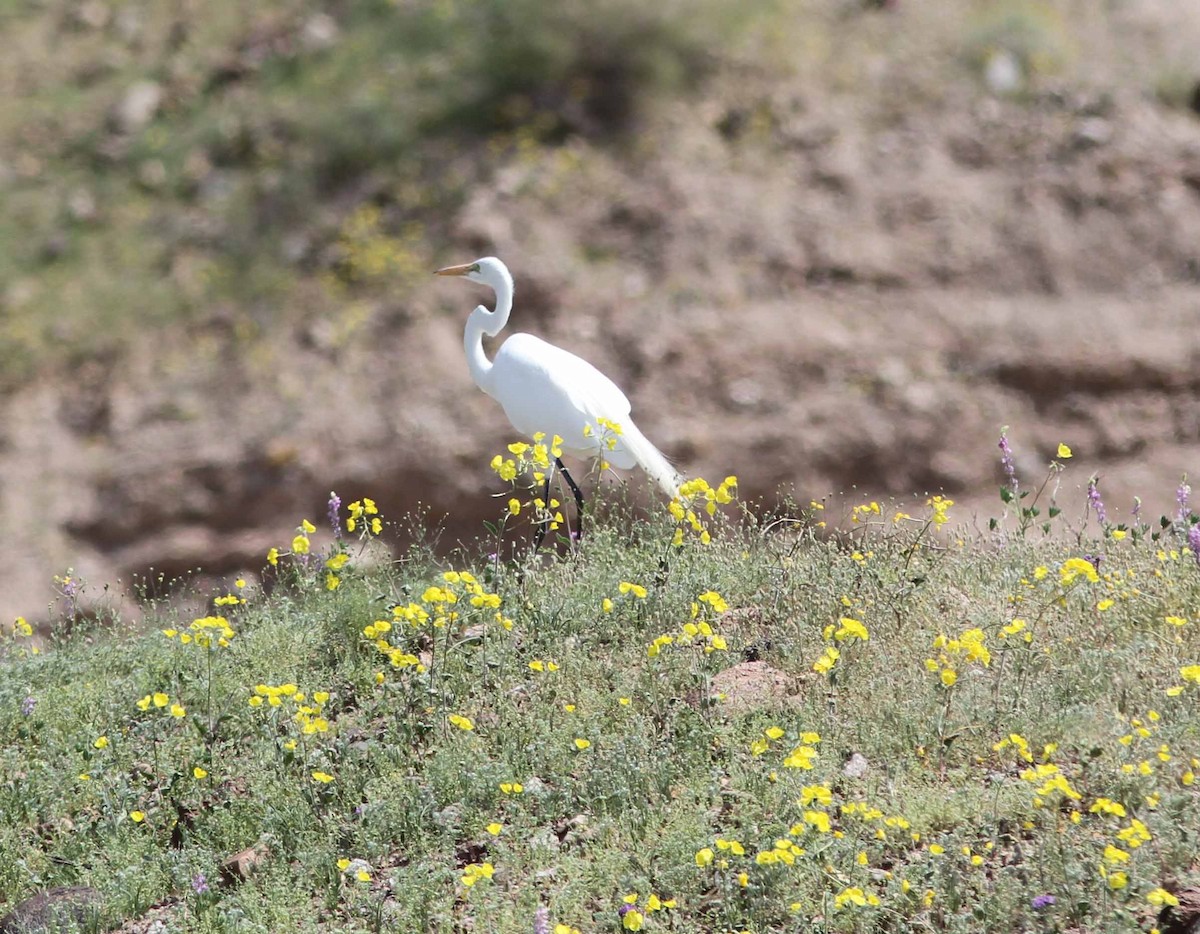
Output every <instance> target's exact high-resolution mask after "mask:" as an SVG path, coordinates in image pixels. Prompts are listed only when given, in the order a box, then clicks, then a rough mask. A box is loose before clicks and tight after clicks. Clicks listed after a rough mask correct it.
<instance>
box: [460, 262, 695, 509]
mask: <svg viewBox="0 0 1200 934" xmlns="http://www.w3.org/2000/svg"><path fill="white" fill-rule="evenodd" d="M437 275H439V276H463V277H465V278H467V279H470V280H471V281H473V282H480V283H482V284H484V285H487V286H490V287H491V288H492V290H493V291H494V292H495V293H496V308H495V310H494V311H489V310H488V309H487V308H486V307H484V306H483V305H480V306H478V307H477V308H476V309H475V310H474V311H472V312H471V314H470V316H469V317H468V318H467V326H466V329H465V331H464V332H463V346H464V348H465V350H466V353H467V366H468V367H469V368H470V371H471V376H472V377H473V378H474V380H475V382H476V384H478V386H479V388H480V389H482V390H483V391H484V392H486V393H487V394H488V395H489V396H491V397H492V398H493V399H495V400H496V401H497V402H499V403H500V405H501V406H502V407H503V409H504V414H506V415H507V416H508V419H509V421H510V422H512V424H513V427H514V428H516V429H517V431H519V432H521V433H522V434H524V435H527V436H529V437H532V436H533V435H535V434H537V433H538V432H544V433H545V435H546V438H547V439H550V438H553V437H554V436H555V435H558V436H559V437H560V438H562V439H563V440H562V449H563V451H564V452H566V453H568V454H571V455H573V456H575V457H580V458H597V457H599V458H603V459H604V460H605V461H607V462H608V463H610V464H612V465H613V466H614V467H620V468H622V469H630V468H633V467H641V468H642V470H644V471H645V472H646V474H647V475H648V476H649V477H650V478H651V479H652V480H654V482H655V483H657V484H658V486H659V487H660V488H661V489H662V490H663V492H664V493H666V494H667V496H670V497H672V498H673V497H675V496H677V495H678V494H679V484H680V476H679V474H678V473H677V472H676V470H675V468H674V467H672V466H671V464H670V462H669V461H668V460H667V459H666V458H665V457H664V456H663V455H662V453H661V452H660V451H659V450H658V448H656V447H655V446H654V445H653V444H651V443H650V442H649V441H648V440H646V436H645V435H643V434H642V433H641V431H639V430H638V427H637V425H635V424H634V423H633V419H632V418H630V415H629V411H630V407H629V400H628V399H627V398H625V394H624V393H623V392H621V390H620V389H619V388H618V387H617V385H616V383H614V382H613V381H612V380H611V379H609V378H608V377H607V376H605V375H604V374H603V373H601V372H600V371H599V370H597V369H596V368H595V367H594V366H592V365H591V364H590V363H588V362H587V361H586V360H584V359H583V358H582V357H577V356H576V355H575V354H573V353H571V352H570V351H567V350H563V349H562V348H561V347H555V346H554V345H553V344H549V343H547V342H546V341H544V340H542V339H541V338H540V337H534V336H533V335H532V334H513V335H512V336H511V337H509V338H508V339H507V340H506V341H505V342H504V343H503V344H502V345H501V346H500V349H499V350H498V351H497V352H496V357H495V359H494V360H488V358H487V356H486V354H484V352H483V336H484V335H485V334H486V335H487V336H489V337H495V336H496V335H497V334H499V333H500V331H501V330H502V329H503V328H504V326H505V324H507V323H508V316H509V313H510V312H511V311H512V298H513V281H512V276H511V275H510V274H509V271H508V268H507V267H506V266H505V265H504V263H502V262H501V261H500V260H498V259H496V258H495V257H494V256H487V257H484V258H482V259H478V260H476V261H475V262H473V263H467V264H465V265H462V266H448V267H446V268H445V269H439V270H438V271H437ZM601 419H604V420H607V421H609V422H612V423H615V424H616V425H618V426H619V427H620V434H614V432H612V431H611V430H609V429H608V428H607V427H605V426H604V425H603V423H602V422H601ZM609 439H612V440H615V442H616V444H615V446H614V447H613V448H611V449H610V448H609V446H608V443H607V441H608V440H609Z"/></svg>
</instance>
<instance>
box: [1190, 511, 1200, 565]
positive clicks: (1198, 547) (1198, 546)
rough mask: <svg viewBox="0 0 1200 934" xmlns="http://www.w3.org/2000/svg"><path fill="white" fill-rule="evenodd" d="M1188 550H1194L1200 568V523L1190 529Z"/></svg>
mask: <svg viewBox="0 0 1200 934" xmlns="http://www.w3.org/2000/svg"><path fill="white" fill-rule="evenodd" d="M1187 543H1188V548H1190V549H1192V554H1194V555H1195V556H1196V564H1197V566H1200V522H1198V523H1197V524H1196V525H1193V526H1192V527H1191V528H1190V529H1188V536H1187Z"/></svg>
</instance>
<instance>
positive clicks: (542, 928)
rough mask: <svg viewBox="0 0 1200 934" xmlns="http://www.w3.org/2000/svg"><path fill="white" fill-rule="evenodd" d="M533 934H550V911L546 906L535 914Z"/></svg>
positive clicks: (541, 906) (541, 907)
mask: <svg viewBox="0 0 1200 934" xmlns="http://www.w3.org/2000/svg"><path fill="white" fill-rule="evenodd" d="M533 934H550V909H549V908H547V907H546V906H545V905H539V906H538V909H537V911H535V912H534V913H533Z"/></svg>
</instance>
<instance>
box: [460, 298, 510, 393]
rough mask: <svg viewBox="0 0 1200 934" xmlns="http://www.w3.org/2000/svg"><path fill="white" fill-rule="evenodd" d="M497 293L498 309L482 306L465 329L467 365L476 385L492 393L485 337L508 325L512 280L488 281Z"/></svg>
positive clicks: (473, 314)
mask: <svg viewBox="0 0 1200 934" xmlns="http://www.w3.org/2000/svg"><path fill="white" fill-rule="evenodd" d="M488 284H489V285H491V286H492V288H493V289H494V290H495V292H496V310H495V311H488V310H487V308H485V307H484V306H483V305H479V306H478V307H477V308H476V309H475V310H474V311H472V312H471V314H470V316H469V317H468V318H467V327H466V329H465V330H464V331H463V348H464V349H465V350H466V352H467V368H468V369H469V370H470V371H471V378H472V379H473V380H475V385H476V386H478V387H479V388H480V389H482V390H483V391H484V392H486V393H487V394H488V395H491V373H492V361H491V360H489V359H488V358H487V355H486V354H485V353H484V352H483V336H484V335H485V334H486V335H487V336H488V337H495V336H496V335H497V334H499V333H500V332H501V331H502V330H503V329H504V325H506V324H508V316H509V313H510V312H511V311H512V300H513V286H512V280H511V279H506V280H502V281H499V282H496V283H488Z"/></svg>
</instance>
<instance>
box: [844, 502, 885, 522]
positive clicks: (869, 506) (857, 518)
mask: <svg viewBox="0 0 1200 934" xmlns="http://www.w3.org/2000/svg"><path fill="white" fill-rule="evenodd" d="M880 513H881V510H880V508H879V503H877V502H875V501H874V500H872V501H871V502H869V503H863V505H861V506H855V507H854V508H853V509H852V510H851V511H850V521H851V522H852V523H854V524H855V525H858V524H859V523H860V522H866V521H868V520H869V519H870V518H871V516H878V515H880Z"/></svg>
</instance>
